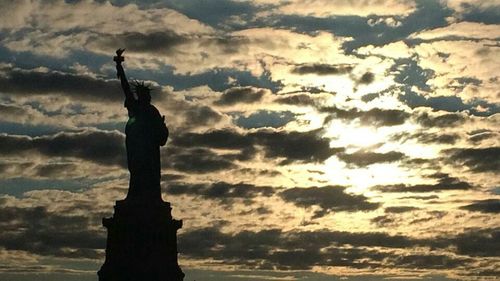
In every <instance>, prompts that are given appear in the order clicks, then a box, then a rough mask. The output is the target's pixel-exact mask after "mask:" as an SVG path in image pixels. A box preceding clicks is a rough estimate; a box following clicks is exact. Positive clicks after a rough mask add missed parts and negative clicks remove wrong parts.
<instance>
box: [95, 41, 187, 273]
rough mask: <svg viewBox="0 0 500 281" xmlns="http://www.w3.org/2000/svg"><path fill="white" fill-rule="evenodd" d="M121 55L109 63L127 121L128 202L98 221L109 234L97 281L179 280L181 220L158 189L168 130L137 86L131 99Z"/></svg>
mask: <svg viewBox="0 0 500 281" xmlns="http://www.w3.org/2000/svg"><path fill="white" fill-rule="evenodd" d="M123 51H124V49H118V50H117V51H116V56H115V57H114V61H115V62H116V70H117V74H118V78H120V81H121V85H122V88H123V92H124V94H125V107H126V108H127V110H128V116H129V120H128V122H127V126H126V128H125V134H126V148H127V162H128V169H129V171H130V184H129V190H128V194H127V198H126V199H125V200H120V201H116V205H115V214H114V216H113V217H111V218H104V219H103V221H102V223H103V225H104V226H105V227H106V228H107V229H108V239H107V242H106V261H105V262H104V264H103V266H102V267H101V269H100V270H99V272H98V273H97V274H98V275H99V281H142V280H147V281H182V280H183V278H184V273H183V272H182V270H181V269H180V267H179V265H178V262H177V230H178V229H180V228H181V227H182V220H174V219H172V215H171V207H170V203H168V202H164V201H163V200H162V198H161V188H160V172H161V165H160V146H163V145H165V143H166V142H167V138H168V129H167V126H165V118H164V117H162V116H161V115H160V113H159V112H158V110H157V109H156V108H155V107H154V106H153V105H151V95H150V89H149V87H147V86H145V85H144V83H138V82H136V83H135V85H134V86H135V94H136V96H137V98H135V97H134V93H133V92H132V90H131V89H130V85H129V82H128V80H127V77H126V76H125V71H124V70H123V66H122V62H123V61H124V57H123V56H122V54H123Z"/></svg>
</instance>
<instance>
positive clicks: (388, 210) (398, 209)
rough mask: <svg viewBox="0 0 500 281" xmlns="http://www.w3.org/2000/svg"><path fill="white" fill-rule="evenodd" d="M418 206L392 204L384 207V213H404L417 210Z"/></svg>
mask: <svg viewBox="0 0 500 281" xmlns="http://www.w3.org/2000/svg"><path fill="white" fill-rule="evenodd" d="M419 209H420V208H417V207H412V206H393V207H387V208H385V212H386V213H396V214H399V213H406V212H412V211H416V210H419Z"/></svg>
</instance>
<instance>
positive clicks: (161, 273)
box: [97, 200, 184, 281]
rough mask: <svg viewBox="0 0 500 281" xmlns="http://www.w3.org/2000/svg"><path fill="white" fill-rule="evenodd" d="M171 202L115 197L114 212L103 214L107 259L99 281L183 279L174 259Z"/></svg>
mask: <svg viewBox="0 0 500 281" xmlns="http://www.w3.org/2000/svg"><path fill="white" fill-rule="evenodd" d="M171 209H172V208H171V207H170V203H168V202H163V201H162V200H158V201H154V202H145V201H139V200H121V201H116V205H115V213H114V216H113V217H111V218H104V219H103V220H102V224H103V225H104V226H105V227H106V228H107V229H108V239H107V243H106V261H105V262H104V264H103V266H102V267H101V270H99V272H98V273H97V274H98V276H99V281H143V280H147V281H182V280H183V278H184V273H183V272H182V270H181V268H180V267H179V264H178V262H177V230H178V229H180V228H181V227H182V220H174V219H172V215H171Z"/></svg>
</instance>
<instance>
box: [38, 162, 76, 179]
mask: <svg viewBox="0 0 500 281" xmlns="http://www.w3.org/2000/svg"><path fill="white" fill-rule="evenodd" d="M76 169H77V165H76V164H74V163H47V164H41V165H37V166H36V167H35V170H36V171H35V175H36V176H38V177H44V178H58V177H61V175H64V174H66V173H68V172H69V171H75V170H76Z"/></svg>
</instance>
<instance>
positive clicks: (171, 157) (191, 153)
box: [162, 148, 237, 173]
mask: <svg viewBox="0 0 500 281" xmlns="http://www.w3.org/2000/svg"><path fill="white" fill-rule="evenodd" d="M233 158H234V157H224V156H223V155H218V154H217V153H214V152H212V151H211V150H210V149H206V148H189V149H176V148H169V149H168V150H167V151H166V152H164V154H163V156H162V159H163V160H162V166H163V167H171V168H173V169H175V170H178V171H181V172H186V173H210V172H215V171H220V170H228V169H233V168H236V167H237V165H236V164H234V163H233Z"/></svg>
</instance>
